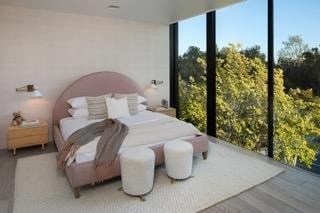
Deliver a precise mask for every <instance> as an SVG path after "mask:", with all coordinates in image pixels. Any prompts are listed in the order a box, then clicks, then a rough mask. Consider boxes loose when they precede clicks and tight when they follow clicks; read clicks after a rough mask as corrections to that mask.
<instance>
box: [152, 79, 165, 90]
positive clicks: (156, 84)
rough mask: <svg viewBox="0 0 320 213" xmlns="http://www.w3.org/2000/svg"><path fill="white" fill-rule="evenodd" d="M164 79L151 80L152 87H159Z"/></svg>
mask: <svg viewBox="0 0 320 213" xmlns="http://www.w3.org/2000/svg"><path fill="white" fill-rule="evenodd" d="M163 83H164V82H163V81H159V80H151V87H152V88H153V89H157V88H158V85H160V84H163Z"/></svg>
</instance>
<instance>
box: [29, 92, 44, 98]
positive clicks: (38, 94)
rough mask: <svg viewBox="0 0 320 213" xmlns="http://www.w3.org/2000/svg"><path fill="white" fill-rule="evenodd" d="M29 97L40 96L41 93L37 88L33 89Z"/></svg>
mask: <svg viewBox="0 0 320 213" xmlns="http://www.w3.org/2000/svg"><path fill="white" fill-rule="evenodd" d="M31 97H32V98H42V94H41V92H39V90H34V91H33V92H32V96H31Z"/></svg>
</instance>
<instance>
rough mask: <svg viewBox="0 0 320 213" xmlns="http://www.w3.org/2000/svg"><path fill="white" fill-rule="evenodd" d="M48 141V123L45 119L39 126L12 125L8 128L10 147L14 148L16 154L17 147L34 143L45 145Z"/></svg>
mask: <svg viewBox="0 0 320 213" xmlns="http://www.w3.org/2000/svg"><path fill="white" fill-rule="evenodd" d="M47 143H48V123H47V122H45V121H43V122H41V125H40V126H37V127H28V128H24V127H20V126H10V127H9V128H8V149H9V150H11V149H12V150H13V155H16V149H17V148H21V147H28V146H33V145H42V149H44V145H45V144H47Z"/></svg>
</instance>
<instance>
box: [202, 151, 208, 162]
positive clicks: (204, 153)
mask: <svg viewBox="0 0 320 213" xmlns="http://www.w3.org/2000/svg"><path fill="white" fill-rule="evenodd" d="M202 157H203V159H204V160H207V158H208V152H202Z"/></svg>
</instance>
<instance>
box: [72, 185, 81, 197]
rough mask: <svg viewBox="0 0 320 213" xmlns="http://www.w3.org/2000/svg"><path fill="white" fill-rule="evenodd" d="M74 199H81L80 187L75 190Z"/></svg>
mask: <svg viewBox="0 0 320 213" xmlns="http://www.w3.org/2000/svg"><path fill="white" fill-rule="evenodd" d="M73 193H74V197H75V198H76V199H78V198H79V197H80V187H74V188H73Z"/></svg>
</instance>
